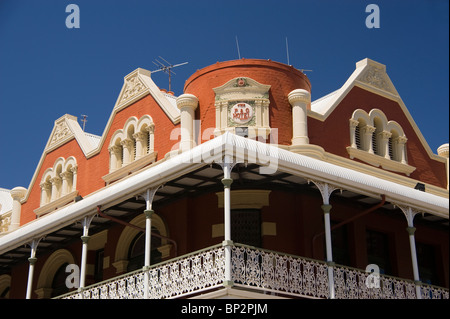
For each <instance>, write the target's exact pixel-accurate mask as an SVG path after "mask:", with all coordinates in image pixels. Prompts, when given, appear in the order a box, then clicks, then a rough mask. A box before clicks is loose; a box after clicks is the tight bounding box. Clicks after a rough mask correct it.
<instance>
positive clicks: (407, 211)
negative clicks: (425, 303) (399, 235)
mask: <svg viewBox="0 0 450 319" xmlns="http://www.w3.org/2000/svg"><path fill="white" fill-rule="evenodd" d="M399 208H400V209H401V210H402V211H403V213H404V214H405V217H406V220H407V222H408V227H407V228H406V231H407V232H408V236H409V247H410V250H411V260H412V267H413V275H414V283H415V285H416V296H417V299H422V293H421V291H420V288H421V285H422V282H421V281H420V276H419V265H418V263H417V251H416V240H415V237H414V232H415V231H416V228H415V227H414V222H413V221H414V216H416V214H417V212H413V210H412V209H411V207H402V206H399Z"/></svg>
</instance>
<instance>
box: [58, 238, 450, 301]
mask: <svg viewBox="0 0 450 319" xmlns="http://www.w3.org/2000/svg"><path fill="white" fill-rule="evenodd" d="M329 267H332V270H333V289H332V290H333V293H334V297H335V298H338V299H416V298H417V294H416V283H414V282H413V281H411V280H407V279H401V278H396V277H392V276H386V275H379V276H378V275H377V277H376V278H373V276H374V274H372V273H367V272H365V271H364V270H360V269H355V268H351V267H347V266H342V265H333V266H330V265H328V264H327V263H325V262H323V261H318V260H313V259H308V258H304V257H299V256H293V255H288V254H284V253H280V252H274V251H269V250H265V249H261V248H255V247H250V246H245V245H241V244H235V245H234V246H233V247H232V258H231V274H232V280H233V284H234V286H236V287H241V288H245V289H249V290H252V291H256V292H260V293H275V294H278V295H282V296H286V297H289V296H291V297H299V298H322V299H324V298H325V299H326V298H330V290H331V289H330V284H329V276H328V269H329ZM224 277H225V250H224V248H223V247H222V246H221V245H216V246H212V247H208V248H206V249H203V250H200V251H197V252H193V253H190V254H187V255H183V256H180V257H178V258H176V259H171V260H169V261H166V262H164V263H160V264H157V265H154V266H151V267H150V268H148V269H142V270H138V271H134V272H131V273H128V274H125V275H122V276H119V277H115V278H112V279H110V280H106V281H103V282H100V283H96V284H94V285H91V286H89V287H85V288H83V289H79V290H78V291H75V292H71V293H68V294H65V295H62V296H59V297H57V298H61V299H142V298H144V297H148V298H151V299H162V298H164V299H166V298H180V297H186V296H189V295H192V294H198V293H201V292H205V291H211V290H213V289H217V288H220V287H223V285H222V284H223V281H224ZM373 279H375V280H373ZM146 280H147V281H146ZM146 282H147V284H146ZM145 289H147V296H146V294H145V293H144V292H145ZM420 292H421V297H422V298H423V299H449V290H448V289H445V288H442V287H437V286H432V285H426V284H423V283H422V284H420Z"/></svg>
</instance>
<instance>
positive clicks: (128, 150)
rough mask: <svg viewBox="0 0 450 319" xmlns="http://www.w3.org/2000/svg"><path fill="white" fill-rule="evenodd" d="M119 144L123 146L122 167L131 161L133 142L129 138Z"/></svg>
mask: <svg viewBox="0 0 450 319" xmlns="http://www.w3.org/2000/svg"><path fill="white" fill-rule="evenodd" d="M120 144H121V145H122V146H123V163H122V167H123V166H125V165H127V164H129V163H131V162H132V161H133V158H132V157H133V148H134V141H133V140H132V139H130V138H127V139H124V140H123V141H122V142H120Z"/></svg>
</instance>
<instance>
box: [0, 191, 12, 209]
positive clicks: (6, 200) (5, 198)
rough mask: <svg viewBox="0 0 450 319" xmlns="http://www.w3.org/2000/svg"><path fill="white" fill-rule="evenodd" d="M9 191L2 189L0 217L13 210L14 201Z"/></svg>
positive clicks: (0, 192)
mask: <svg viewBox="0 0 450 319" xmlns="http://www.w3.org/2000/svg"><path fill="white" fill-rule="evenodd" d="M9 191H10V190H9V189H5V188H0V215H2V214H4V213H6V212H9V211H10V210H11V209H12V204H13V200H12V197H11V195H10V193H9Z"/></svg>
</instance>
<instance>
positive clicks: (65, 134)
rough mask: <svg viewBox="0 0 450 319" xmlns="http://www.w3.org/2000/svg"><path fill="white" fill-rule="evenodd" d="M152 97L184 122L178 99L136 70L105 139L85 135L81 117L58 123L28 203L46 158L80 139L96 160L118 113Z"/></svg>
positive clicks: (67, 117)
mask: <svg viewBox="0 0 450 319" xmlns="http://www.w3.org/2000/svg"><path fill="white" fill-rule="evenodd" d="M149 94H150V95H151V96H152V97H153V98H154V99H155V100H156V102H157V103H158V105H159V106H160V107H161V109H162V110H163V111H164V112H165V114H166V115H167V116H168V117H169V119H170V120H171V121H172V122H173V123H174V124H177V123H179V122H180V111H179V109H178V108H177V106H176V97H174V96H173V95H170V94H167V93H163V92H161V90H160V89H159V88H158V87H157V86H156V84H155V83H154V82H153V80H152V79H151V77H150V71H148V70H145V69H142V68H138V69H136V70H134V71H133V72H131V73H130V74H128V75H126V76H125V77H124V84H123V86H122V89H121V90H120V93H119V96H118V98H117V101H116V103H115V105H114V107H113V110H112V112H111V115H110V117H109V120H108V123H107V124H106V127H105V129H104V131H103V134H102V136H98V135H94V134H91V133H87V132H84V131H83V129H82V128H81V126H80V125H79V123H78V120H77V117H76V116H73V115H70V114H65V115H63V116H62V117H60V118H59V119H57V120H56V121H55V124H54V127H53V129H52V132H51V134H50V137H49V139H48V141H47V144H46V146H45V149H44V152H43V153H42V155H41V158H40V160H39V163H38V165H37V168H36V170H35V172H34V175H33V177H32V179H31V181H30V184H29V187H28V192H27V195H26V196H25V201H26V200H27V199H28V196H29V194H30V189H31V187H32V186H33V184H34V182H35V179H36V177H37V175H38V173H39V170H40V168H41V166H42V163H43V160H44V158H45V154H47V153H49V152H51V151H53V150H55V149H57V148H58V147H60V146H62V145H64V144H65V143H67V142H69V141H70V140H72V139H76V141H77V142H78V145H79V146H80V148H81V149H82V151H83V153H84V155H85V156H86V157H87V158H89V157H92V156H94V155H95V154H97V153H98V152H100V150H101V147H102V145H103V143H105V140H106V136H107V133H108V131H109V128H110V127H111V124H112V122H113V120H114V117H115V115H116V114H117V112H119V111H120V110H122V109H124V108H126V107H127V106H129V105H131V104H132V103H134V102H136V101H138V100H139V99H141V98H143V97H144V96H146V95H149Z"/></svg>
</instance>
